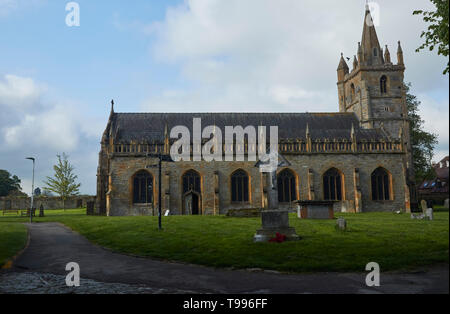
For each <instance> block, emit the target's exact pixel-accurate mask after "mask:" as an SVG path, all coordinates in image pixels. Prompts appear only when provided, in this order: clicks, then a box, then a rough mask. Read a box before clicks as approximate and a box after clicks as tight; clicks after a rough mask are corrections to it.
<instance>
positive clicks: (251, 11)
mask: <svg viewBox="0 0 450 314" xmlns="http://www.w3.org/2000/svg"><path fill="white" fill-rule="evenodd" d="M378 3H379V4H380V9H381V10H380V26H379V27H378V35H379V38H380V42H381V44H382V45H383V44H384V43H387V44H389V46H390V50H391V54H392V56H393V59H394V60H395V59H396V58H395V55H396V49H397V41H398V40H399V39H401V40H402V42H403V50H404V51H405V61H406V63H407V68H408V69H407V73H406V80H407V81H412V83H413V86H414V89H415V90H417V91H418V92H423V91H429V90H431V89H443V88H445V89H446V88H447V87H446V85H445V80H443V79H442V75H441V73H442V69H443V66H444V64H445V61H446V60H445V58H440V57H437V56H435V55H434V53H429V52H423V53H420V54H419V53H416V52H415V48H416V47H418V46H419V45H420V43H421V41H422V39H420V38H419V35H420V33H421V31H422V30H423V29H425V24H424V23H423V21H422V20H421V18H420V17H418V16H413V15H412V12H413V10H415V9H418V8H429V6H430V5H429V3H428V1H425V0H412V1H387V0H384V1H378ZM363 17H364V3H361V1H358V0H351V1H346V3H345V5H339V4H337V3H336V2H335V1H331V0H329V1H313V0H305V1H297V0H279V1H274V0H246V1H240V0H227V1H220V0H210V1H203V0H186V1H184V3H183V4H182V5H179V6H175V7H169V8H168V10H167V12H166V17H165V19H164V20H163V21H160V22H155V23H152V24H150V25H146V26H142V31H145V32H150V33H152V34H153V35H154V36H155V38H156V43H155V44H154V45H153V46H152V52H153V55H154V57H155V58H156V60H159V61H160V62H163V63H169V64H175V65H178V66H179V67H180V69H181V74H182V76H183V79H185V80H187V81H188V82H189V83H190V84H191V85H190V86H189V91H190V92H188V93H187V95H185V96H186V97H187V98H186V97H185V98H183V99H180V101H181V102H182V103H183V104H186V103H190V102H191V103H193V104H194V106H195V108H198V107H197V106H196V105H195V104H198V106H199V107H201V108H202V109H203V106H207V109H206V110H208V111H220V110H222V109H223V103H224V101H228V103H227V106H229V107H230V108H234V107H236V108H241V109H242V106H245V109H247V110H250V111H286V110H295V111H336V110H337V109H338V105H337V89H336V72H335V71H336V68H337V64H338V62H339V57H340V52H344V54H345V56H348V57H352V56H353V55H354V54H356V48H357V42H358V41H360V38H361V33H362V25H363ZM399 21H401V22H400V23H399ZM138 24H139V23H136V22H133V25H138ZM141 24H143V23H141ZM423 73H429V74H428V75H427V76H424V75H423ZM179 92H184V91H183V90H180V91H179ZM287 93H290V95H288V94H287ZM299 93H301V95H300V94H299ZM162 98H164V96H163V95H161V94H159V95H152V96H151V97H150V98H149V99H148V100H147V101H146V102H145V103H144V104H143V106H142V107H143V109H144V110H149V109H151V110H154V108H155V107H156V106H155V104H156V102H158V103H160V102H161V100H162ZM166 99H167V101H168V102H169V103H173V101H174V99H173V98H172V97H168V98H166ZM205 100H207V101H208V102H209V104H203V102H204V101H205ZM311 104H312V106H313V107H311ZM179 106H181V103H180V104H179ZM194 110H195V109H194Z"/></svg>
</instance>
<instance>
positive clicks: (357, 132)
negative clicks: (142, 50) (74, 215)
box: [96, 9, 415, 216]
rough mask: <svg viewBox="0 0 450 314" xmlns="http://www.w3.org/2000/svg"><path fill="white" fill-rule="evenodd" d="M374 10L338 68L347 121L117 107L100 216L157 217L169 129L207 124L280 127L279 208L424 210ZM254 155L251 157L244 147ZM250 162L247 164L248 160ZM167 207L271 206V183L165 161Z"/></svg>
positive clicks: (399, 82)
mask: <svg viewBox="0 0 450 314" xmlns="http://www.w3.org/2000/svg"><path fill="white" fill-rule="evenodd" d="M371 21H372V17H371V14H370V11H369V9H367V10H366V14H365V19H364V27H363V34H362V40H361V42H360V43H358V47H357V55H355V57H354V60H353V66H352V69H351V70H350V69H349V67H348V65H347V63H346V60H345V59H344V56H343V55H341V59H340V62H339V66H338V69H337V77H338V81H337V87H338V100H339V113H198V114H197V113H188V114H187V113H167V114H165V113H116V112H115V111H114V103H113V106H112V108H111V114H110V117H109V121H108V124H107V126H106V130H105V132H104V134H103V137H102V140H101V151H100V156H99V166H98V173H97V202H96V210H97V211H98V213H99V214H103V215H108V216H127V215H157V208H158V192H159V191H158V187H159V181H158V180H159V178H158V177H159V175H158V168H155V167H154V165H157V164H158V158H154V157H151V155H149V154H158V153H162V154H165V155H168V154H169V152H170V146H171V145H172V143H174V142H175V141H176V140H177V139H171V138H170V136H169V134H170V130H171V129H172V128H173V127H175V126H180V125H182V126H186V127H188V128H190V129H191V134H192V122H193V119H194V118H201V120H202V125H204V126H210V125H211V126H212V125H214V126H217V127H219V128H221V129H222V130H224V129H225V126H242V127H243V128H245V127H246V126H267V128H269V127H270V126H278V128H279V145H278V147H279V154H281V155H282V156H283V157H284V159H286V160H287V161H288V162H289V163H290V165H289V167H285V168H281V169H278V174H277V176H278V181H277V182H278V183H277V184H278V194H279V196H278V199H279V203H280V206H282V207H284V208H295V204H294V203H293V201H295V200H333V201H336V202H335V210H336V211H342V212H355V213H357V212H370V211H397V210H402V211H410V207H411V203H412V202H415V193H414V192H413V191H414V190H415V188H414V186H413V183H412V182H413V180H411V178H413V177H414V169H413V168H412V157H411V156H412V154H411V145H410V135H409V121H408V116H407V108H406V95H405V90H404V88H403V76H404V71H405V64H404V60H403V52H402V48H401V46H400V42H399V44H398V49H397V62H396V63H394V62H393V60H392V59H391V55H390V52H389V50H388V47H387V46H386V48H385V49H383V48H382V47H381V46H380V43H379V41H378V37H377V33H376V31H375V27H374V26H373V23H370V22H371ZM244 146H245V151H246V152H248V150H249V149H252V148H251V147H250V146H251V145H249V143H248V142H245V143H244ZM246 160H247V159H246ZM161 181H162V182H161V192H162V204H161V205H162V208H163V210H164V211H165V210H170V213H171V214H172V215H221V214H226V213H227V212H228V211H229V210H230V209H255V208H256V209H263V208H267V191H268V179H267V174H265V173H261V172H260V171H259V169H258V168H256V167H255V162H254V161H241V162H238V161H233V162H228V161H213V162H206V161H190V162H188V161H180V162H163V163H162V177H161Z"/></svg>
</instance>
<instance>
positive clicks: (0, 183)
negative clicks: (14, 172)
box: [0, 170, 22, 196]
mask: <svg viewBox="0 0 450 314" xmlns="http://www.w3.org/2000/svg"><path fill="white" fill-rule="evenodd" d="M21 190H22V188H21V186H20V179H19V178H18V177H17V176H11V174H10V173H9V172H8V171H6V170H0V196H8V195H9V194H10V193H11V192H14V191H21Z"/></svg>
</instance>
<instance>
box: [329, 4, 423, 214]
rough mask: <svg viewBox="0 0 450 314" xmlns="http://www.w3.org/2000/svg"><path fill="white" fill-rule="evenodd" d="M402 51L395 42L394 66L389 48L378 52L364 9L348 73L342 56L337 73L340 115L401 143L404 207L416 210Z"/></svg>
mask: <svg viewBox="0 0 450 314" xmlns="http://www.w3.org/2000/svg"><path fill="white" fill-rule="evenodd" d="M404 72H405V64H404V59H403V50H402V47H401V44H400V41H399V42H398V47H397V64H394V63H393V62H392V59H391V53H390V51H389V48H388V46H387V45H386V46H385V49H383V48H381V46H380V42H379V41H378V36H377V32H376V30H375V26H374V23H373V19H372V15H371V13H370V9H369V6H368V5H366V12H365V16H364V26H363V34H362V39H361V42H360V43H358V49H357V54H356V56H354V58H353V68H352V70H351V71H350V69H349V67H348V65H347V63H346V61H345V58H344V55H343V54H341V59H340V62H339V66H338V69H337V75H338V83H337V85H338V95H339V111H340V112H353V113H355V114H356V116H357V117H358V119H359V123H360V127H361V128H364V129H381V130H382V131H384V132H385V133H386V134H387V135H388V136H389V137H390V138H392V139H398V140H400V141H401V142H402V144H403V147H404V151H405V157H404V171H405V177H406V181H407V182H406V185H407V187H406V189H407V190H408V194H409V195H410V197H409V200H408V201H407V203H410V205H411V207H416V203H417V195H416V187H415V171H414V164H413V158H412V148H411V139H410V131H409V119H408V111H407V107H406V92H405V89H404V82H403V80H404Z"/></svg>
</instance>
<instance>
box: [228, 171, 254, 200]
mask: <svg viewBox="0 0 450 314" xmlns="http://www.w3.org/2000/svg"><path fill="white" fill-rule="evenodd" d="M249 182H250V180H249V177H248V174H247V173H246V172H245V171H244V170H237V171H235V172H234V173H233V174H232V175H231V201H232V202H233V203H247V202H249V200H250V197H249Z"/></svg>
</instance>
